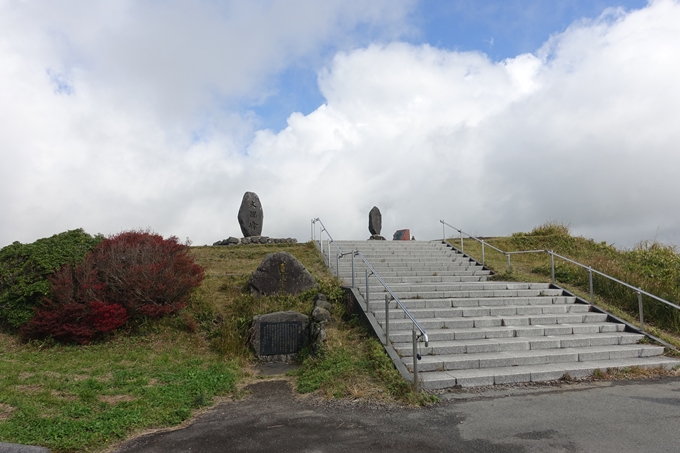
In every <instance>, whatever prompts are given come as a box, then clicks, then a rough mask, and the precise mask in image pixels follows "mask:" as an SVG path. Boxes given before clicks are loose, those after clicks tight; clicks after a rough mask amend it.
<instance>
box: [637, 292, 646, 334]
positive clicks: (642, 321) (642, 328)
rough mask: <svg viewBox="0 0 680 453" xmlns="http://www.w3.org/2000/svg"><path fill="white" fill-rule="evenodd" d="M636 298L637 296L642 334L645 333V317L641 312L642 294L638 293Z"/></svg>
mask: <svg viewBox="0 0 680 453" xmlns="http://www.w3.org/2000/svg"><path fill="white" fill-rule="evenodd" d="M637 296H638V307H640V331H641V332H644V331H645V315H644V313H643V312H642V293H641V292H640V291H638V292H637Z"/></svg>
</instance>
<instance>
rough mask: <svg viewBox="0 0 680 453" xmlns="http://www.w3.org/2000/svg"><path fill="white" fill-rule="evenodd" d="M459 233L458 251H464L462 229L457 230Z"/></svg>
mask: <svg viewBox="0 0 680 453" xmlns="http://www.w3.org/2000/svg"><path fill="white" fill-rule="evenodd" d="M458 232H459V233H460V251H461V252H462V253H465V246H464V245H463V230H458Z"/></svg>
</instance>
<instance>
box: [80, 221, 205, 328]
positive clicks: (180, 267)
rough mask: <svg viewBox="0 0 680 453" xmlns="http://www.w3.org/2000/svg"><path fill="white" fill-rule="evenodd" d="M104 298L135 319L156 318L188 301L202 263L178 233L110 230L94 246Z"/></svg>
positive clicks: (93, 254) (200, 278)
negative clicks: (113, 231) (104, 237)
mask: <svg viewBox="0 0 680 453" xmlns="http://www.w3.org/2000/svg"><path fill="white" fill-rule="evenodd" d="M92 256H93V258H94V262H95V265H96V267H97V276H98V280H99V281H100V282H101V283H103V284H104V291H105V292H104V298H105V300H106V301H108V302H115V303H118V304H120V305H122V306H123V307H125V309H126V310H127V312H128V314H129V316H130V317H131V318H133V319H137V318H140V317H144V316H148V317H152V318H158V317H161V316H163V315H166V314H169V313H174V312H176V311H177V310H179V309H181V308H182V307H184V306H185V305H186V303H187V302H188V300H189V295H190V294H191V289H192V288H194V287H197V286H199V285H200V284H201V282H202V281H203V277H204V274H203V268H202V267H201V266H199V265H198V264H196V263H195V262H194V260H193V258H192V257H191V256H190V255H189V246H188V245H185V244H182V243H180V242H179V240H178V239H177V238H176V237H174V236H173V237H171V238H169V239H163V237H162V236H161V235H158V234H153V233H150V232H148V231H127V232H123V233H120V234H117V235H115V236H111V237H109V238H108V239H105V240H104V241H103V242H102V243H100V244H99V245H98V246H97V247H96V248H95V249H94V250H93V251H92Z"/></svg>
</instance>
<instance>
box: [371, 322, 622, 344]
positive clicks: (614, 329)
mask: <svg viewBox="0 0 680 453" xmlns="http://www.w3.org/2000/svg"><path fill="white" fill-rule="evenodd" d="M595 327H596V328H597V329H598V330H597V331H595V330H594V329H593V328H595ZM589 328H590V329H589ZM625 328H626V325H625V324H619V323H604V322H595V323H587V324H562V325H560V326H558V327H546V326H528V327H524V328H513V327H510V328H507V329H503V328H493V327H491V328H486V327H480V328H470V329H437V330H428V331H427V333H428V336H429V338H430V344H432V343H435V342H439V341H467V340H493V339H496V338H534V337H553V336H557V337H560V336H566V335H597V334H604V333H618V332H625ZM383 331H384V326H383ZM410 335H411V329H402V330H398V331H394V330H392V329H390V341H392V342H393V343H397V344H399V343H408V341H409V340H410ZM441 336H447V337H450V336H453V339H450V338H439V337H441Z"/></svg>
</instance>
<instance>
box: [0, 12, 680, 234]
mask: <svg viewBox="0 0 680 453" xmlns="http://www.w3.org/2000/svg"><path fill="white" fill-rule="evenodd" d="M678 80H680V1H679V0H652V1H650V2H649V3H648V2H646V1H634V0H619V1H617V0H589V1H581V0H573V1H569V0H552V1H547V0H522V1H520V0H503V1H496V0H489V1H481V0H480V1H475V2H471V1H469V0H468V1H463V0H450V1H438V0H421V1H417V0H374V1H371V2H365V1H361V0H325V1H323V2H319V1H312V0H285V1H284V0H262V1H251V2H244V1H240V0H232V1H229V0H224V1H214V0H193V1H191V2H190V1H181V0H172V1H167V2H159V1H155V0H141V1H140V0H137V1H131V0H112V1H104V0H102V1H96V0H93V1H88V2H83V1H75V0H34V1H31V2H25V1H20V0H0V247H2V246H5V245H7V244H10V243H12V242H13V241H20V242H32V241H34V240H36V239H38V238H41V237H47V236H51V235H52V234H56V233H59V232H62V231H66V230H70V229H75V228H83V229H85V231H87V232H89V233H91V234H95V233H102V234H105V235H110V234H115V233H118V232H121V231H124V230H131V229H140V228H141V229H151V230H153V231H155V232H158V233H160V234H162V235H164V236H166V237H167V236H177V237H178V238H180V239H181V240H182V241H184V240H186V239H189V240H191V241H192V242H193V244H194V245H203V244H212V243H213V242H215V241H218V240H221V239H225V238H227V237H229V236H235V237H240V236H241V235H242V234H241V231H240V228H239V225H238V220H237V213H238V209H239V206H240V204H241V200H242V198H243V194H244V193H245V192H246V191H252V192H255V193H257V194H258V195H259V197H260V200H261V202H262V206H263V210H264V228H263V235H266V236H270V237H294V238H297V239H298V240H299V241H302V242H304V241H307V240H309V238H310V221H311V219H313V218H320V219H321V220H322V221H323V223H324V224H325V225H326V226H327V227H328V230H329V232H330V233H331V234H332V235H333V237H334V238H336V239H363V238H368V236H369V235H370V233H369V231H368V212H369V211H370V209H371V208H372V207H373V206H378V208H380V210H381V212H382V216H383V231H382V234H383V236H385V237H387V238H388V239H389V238H391V236H392V233H394V231H396V230H397V229H402V228H410V229H411V232H412V234H413V235H415V236H416V237H417V238H418V239H435V238H439V237H441V234H442V233H441V231H442V230H441V223H440V222H439V221H440V220H442V219H443V220H445V221H446V222H447V223H449V224H451V225H453V226H455V227H457V228H462V229H463V230H465V231H467V232H469V233H472V234H477V235H484V236H492V235H507V234H511V233H514V232H518V231H531V229H533V228H534V227H536V226H539V225H541V224H544V223H545V222H561V223H564V224H567V225H569V226H570V228H571V231H572V233H574V234H577V235H583V236H585V237H588V238H593V239H595V240H596V241H598V242H600V241H606V242H607V243H610V244H614V245H615V246H618V247H620V248H629V247H633V246H635V245H636V244H637V243H638V242H640V241H642V240H658V241H661V242H666V243H678V242H679V241H680V201H679V200H678V194H679V193H680V178H679V177H678V170H679V169H680V149H679V148H678V147H679V144H680V127H678V126H677V125H678V123H679V122H680V83H678ZM449 233H452V231H451V230H449Z"/></svg>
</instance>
